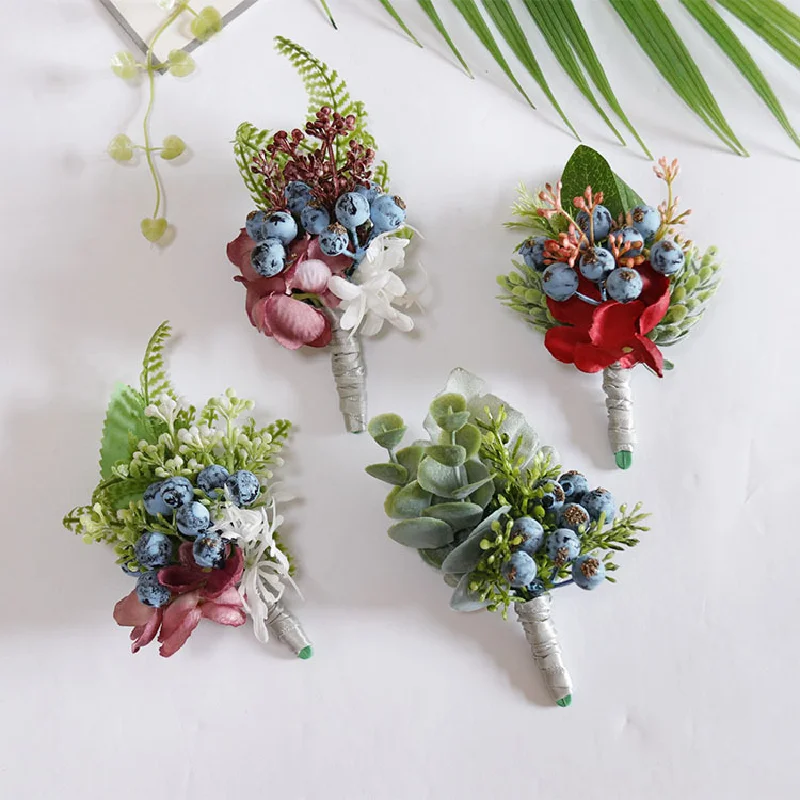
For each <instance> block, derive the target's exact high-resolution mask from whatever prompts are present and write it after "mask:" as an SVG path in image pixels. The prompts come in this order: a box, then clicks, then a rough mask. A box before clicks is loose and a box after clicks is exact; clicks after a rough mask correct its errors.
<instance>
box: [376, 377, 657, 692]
mask: <svg viewBox="0 0 800 800" xmlns="http://www.w3.org/2000/svg"><path fill="white" fill-rule="evenodd" d="M424 428H425V431H426V433H427V438H425V439H423V440H418V441H415V442H413V443H412V444H410V445H407V446H405V447H403V446H402V443H403V439H404V436H405V433H406V427H405V424H404V422H403V420H402V418H401V417H399V416H398V415H397V414H382V415H380V416H378V417H375V418H374V419H372V420H371V421H370V423H369V432H370V434H371V435H372V437H373V439H374V440H375V442H376V443H377V444H378V445H380V446H381V447H382V448H384V449H385V450H386V451H387V453H388V459H387V461H385V462H382V463H377V464H371V465H370V466H368V467H367V468H366V469H367V472H368V473H369V475H371V476H372V477H373V478H377V479H378V480H381V481H383V482H385V483H388V484H391V485H392V489H391V491H390V492H389V494H388V496H387V497H386V501H385V503H384V508H385V509H386V514H387V516H389V517H390V518H391V519H392V520H395V522H394V523H393V524H392V525H391V527H390V528H389V536H390V538H391V539H393V540H394V541H395V542H397V543H398V544H402V545H405V546H406V547H409V548H413V549H415V550H417V551H418V552H419V555H420V556H421V557H422V560H423V561H425V562H426V563H427V564H429V565H430V566H432V567H433V568H435V569H436V570H438V571H440V572H441V573H442V574H443V577H444V580H445V582H446V583H447V585H448V586H449V587H451V589H452V595H451V598H450V606H451V607H452V608H453V609H454V610H456V611H478V610H482V609H486V610H489V611H500V612H501V614H502V616H503V617H504V618H505V617H506V616H507V613H508V609H509V608H511V607H513V608H514V610H515V612H516V615H517V619H518V620H519V622H520V624H521V625H522V627H523V629H524V631H525V636H526V637H527V639H528V642H529V644H530V647H531V653H532V655H533V659H534V661H535V662H536V664H537V666H538V667H539V669H540V670H541V672H542V677H543V679H544V680H545V682H546V684H547V687H548V689H549V691H550V693H551V695H552V697H553V699H554V701H555V702H556V703H557V704H558V705H560V706H568V705H569V704H570V703H571V701H572V679H571V677H570V674H569V672H568V670H567V668H566V665H565V663H564V659H563V657H562V653H561V644H560V642H559V639H558V636H557V634H556V630H555V628H554V626H553V622H552V619H551V616H550V606H551V599H552V597H553V592H555V591H556V590H563V589H565V588H569V587H575V586H577V587H578V588H580V589H586V590H594V589H597V588H598V587H600V586H603V585H607V584H608V583H609V582H611V583H614V582H615V580H616V579H615V577H614V574H615V573H616V571H617V569H618V568H619V567H618V565H617V563H616V561H615V558H616V557H617V554H618V552H620V551H623V550H624V549H625V548H627V547H633V546H634V545H636V544H638V542H639V539H638V537H639V535H640V533H641V532H643V531H646V530H648V528H647V527H645V526H644V524H643V523H644V520H645V517H646V516H647V515H646V514H644V513H643V512H642V510H641V506H640V505H639V504H637V505H635V506H633V507H632V508H628V507H627V506H625V505H624V504H623V505H618V504H617V502H616V500H615V499H614V496H613V495H612V494H611V492H609V491H608V490H607V489H603V488H600V487H598V488H592V486H591V484H590V483H589V480H588V479H587V477H586V476H585V475H583V474H582V473H580V472H577V471H576V470H564V469H563V468H562V467H561V466H559V464H558V456H557V454H556V453H555V451H554V450H553V448H551V447H546V446H542V445H541V444H540V441H539V437H538V435H537V434H536V432H535V431H534V430H533V428H531V426H530V425H529V424H528V423H527V421H526V420H525V418H524V417H523V415H522V414H521V413H520V412H519V411H516V410H515V409H514V408H512V407H511V406H510V405H509V404H508V403H506V402H505V401H504V400H501V399H500V398H498V397H495V396H494V395H491V394H487V393H486V387H485V385H484V383H483V381H481V380H480V379H479V378H477V377H476V376H475V375H472V374H470V373H469V372H466V371H465V370H462V369H456V370H454V371H453V372H452V373H451V375H450V378H449V380H448V382H447V385H446V386H445V388H444V391H443V392H441V393H440V394H439V395H438V396H437V397H436V398H435V399H434V400H433V402H432V403H431V405H430V409H429V412H428V416H427V418H426V419H425V422H424Z"/></svg>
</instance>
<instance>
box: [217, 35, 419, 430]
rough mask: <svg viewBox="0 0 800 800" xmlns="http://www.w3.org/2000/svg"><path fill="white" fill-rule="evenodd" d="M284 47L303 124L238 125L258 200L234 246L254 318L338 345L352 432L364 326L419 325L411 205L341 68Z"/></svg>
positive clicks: (298, 338) (279, 330) (369, 330)
mask: <svg viewBox="0 0 800 800" xmlns="http://www.w3.org/2000/svg"><path fill="white" fill-rule="evenodd" d="M276 43H277V49H278V51H279V52H281V53H283V54H285V55H286V56H287V57H288V58H289V60H290V61H291V62H292V64H293V65H294V66H295V67H297V69H298V71H299V73H300V75H301V77H302V78H303V81H304V83H305V85H306V89H307V91H308V94H309V119H308V121H307V122H306V124H305V127H304V129H303V130H301V129H299V128H296V129H294V130H292V131H291V132H287V131H278V132H276V133H274V134H270V132H269V131H259V130H257V129H256V128H255V127H254V126H253V125H251V124H249V123H243V124H242V125H240V126H239V129H238V130H237V134H236V141H235V151H236V157H237V162H238V164H239V168H240V171H241V173H242V177H243V178H244V182H245V185H246V186H247V187H248V189H249V190H250V193H251V196H252V198H253V201H254V202H255V204H256V209H255V210H253V211H251V212H250V213H249V214H248V215H247V220H246V222H245V227H244V228H242V230H241V232H240V234H239V236H238V237H237V238H236V239H235V240H234V241H232V242H230V244H229V245H228V258H229V259H230V261H231V262H233V264H234V265H235V266H236V267H237V268H238V269H239V272H240V274H239V275H237V276H236V278H235V280H237V281H239V282H240V283H242V284H243V285H244V287H245V289H246V290H247V297H246V311H247V315H248V317H249V318H250V322H251V323H252V325H253V326H254V327H255V328H256V329H257V330H258V331H259V332H260V333H263V334H265V335H266V336H269V337H272V338H273V339H275V341H277V342H278V344H281V345H283V346H284V347H286V348H288V349H290V350H297V349H299V348H301V347H304V346H307V347H317V348H322V347H326V348H329V349H330V351H331V359H332V365H333V374H334V378H335V381H336V386H337V391H338V393H339V399H340V407H341V410H342V414H343V416H344V420H345V424H346V427H347V430H348V431H351V432H355V433H358V432H361V431H363V430H364V429H365V427H366V379H365V372H366V370H365V364H364V356H363V351H362V346H361V340H360V337H361V336H374V335H375V334H377V333H379V332H380V331H381V329H382V328H383V324H384V322H389V323H390V324H391V325H393V326H395V327H396V328H398V329H399V330H401V331H405V332H407V331H410V330H411V329H412V328H413V326H414V323H413V320H412V319H411V317H410V316H408V314H405V313H403V312H402V311H401V310H400V309H406V308H408V307H409V306H410V305H412V304H413V303H414V302H415V301H414V298H413V297H412V296H411V295H410V294H409V292H408V288H407V286H406V284H405V283H404V282H403V280H402V279H401V278H400V276H399V275H398V274H397V272H398V270H400V269H402V267H403V265H404V259H405V249H406V246H407V245H408V244H409V241H410V236H411V233H410V229H409V228H407V227H403V226H404V222H405V218H406V210H405V204H404V203H403V201H402V200H401V199H400V198H399V197H398V196H396V195H394V194H392V192H391V191H389V186H388V173H387V167H386V164H385V162H383V163H380V164H378V165H375V140H374V139H373V137H372V136H371V134H370V133H369V132H368V131H367V128H366V117H367V115H366V112H365V111H364V106H363V104H362V103H360V102H356V101H353V100H351V99H350V95H349V93H348V92H347V88H346V86H345V84H344V81H342V80H341V79H340V78H339V76H338V74H337V73H336V72H335V71H333V70H330V69H329V68H328V67H327V66H326V65H325V64H323V63H322V62H320V61H319V60H318V59H316V58H315V57H314V56H312V55H311V54H310V53H309V52H307V51H306V50H304V49H303V48H302V47H299V46H298V45H296V44H294V43H293V42H290V41H289V40H287V39H284V38H282V37H277V38H276Z"/></svg>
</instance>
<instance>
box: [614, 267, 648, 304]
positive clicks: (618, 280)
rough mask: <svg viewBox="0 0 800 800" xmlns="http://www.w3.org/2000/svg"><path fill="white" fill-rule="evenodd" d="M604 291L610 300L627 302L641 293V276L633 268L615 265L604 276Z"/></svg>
mask: <svg viewBox="0 0 800 800" xmlns="http://www.w3.org/2000/svg"><path fill="white" fill-rule="evenodd" d="M606 291H607V292H608V296H609V297H610V298H611V299H612V300H616V301H617V302H618V303H629V302H630V301H631V300H636V298H637V297H639V295H640V294H641V293H642V276H641V275H640V274H639V273H638V271H637V270H635V269H629V268H628V267H617V268H616V269H615V270H614V271H613V272H611V273H610V274H609V276H608V277H607V278H606Z"/></svg>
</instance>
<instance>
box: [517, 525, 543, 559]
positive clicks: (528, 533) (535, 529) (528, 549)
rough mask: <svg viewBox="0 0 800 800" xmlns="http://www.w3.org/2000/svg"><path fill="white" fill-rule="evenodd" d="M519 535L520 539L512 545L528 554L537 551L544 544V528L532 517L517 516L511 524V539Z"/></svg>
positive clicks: (530, 554)
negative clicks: (516, 543)
mask: <svg viewBox="0 0 800 800" xmlns="http://www.w3.org/2000/svg"><path fill="white" fill-rule="evenodd" d="M516 536H521V537H522V541H521V542H520V543H519V544H518V545H515V546H514V549H515V550H522V551H523V552H524V553H527V554H528V555H529V556H532V555H533V554H534V553H537V552H538V551H539V550H540V549H541V547H542V545H543V544H544V528H543V527H542V526H541V525H540V524H539V523H538V522H537V521H536V520H535V519H533V517H518V518H517V519H515V520H514V524H513V525H512V526H511V539H514V537H516Z"/></svg>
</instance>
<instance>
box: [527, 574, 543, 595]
mask: <svg viewBox="0 0 800 800" xmlns="http://www.w3.org/2000/svg"><path fill="white" fill-rule="evenodd" d="M525 590H526V591H527V592H530V594H531V596H532V597H539V595H542V594H544V593H545V592H546V591H547V589H546V588H545V585H544V581H543V580H542V579H541V578H534V579H533V580H532V581H531V582H530V583H529V584H528V585H527V586H526V587H525Z"/></svg>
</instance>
